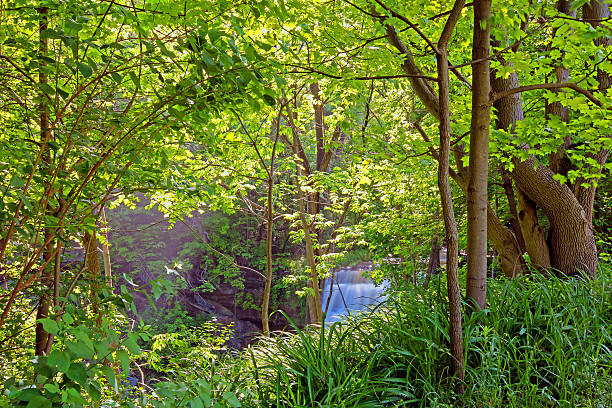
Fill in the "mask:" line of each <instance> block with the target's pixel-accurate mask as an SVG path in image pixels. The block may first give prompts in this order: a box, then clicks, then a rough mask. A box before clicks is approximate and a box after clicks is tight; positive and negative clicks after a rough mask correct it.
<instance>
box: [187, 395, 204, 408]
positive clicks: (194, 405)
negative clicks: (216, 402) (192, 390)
mask: <svg viewBox="0 0 612 408" xmlns="http://www.w3.org/2000/svg"><path fill="white" fill-rule="evenodd" d="M189 403H190V404H191V408H204V403H203V402H202V400H201V399H200V398H199V397H195V398H194V399H192V400H191V401H190V402H189Z"/></svg>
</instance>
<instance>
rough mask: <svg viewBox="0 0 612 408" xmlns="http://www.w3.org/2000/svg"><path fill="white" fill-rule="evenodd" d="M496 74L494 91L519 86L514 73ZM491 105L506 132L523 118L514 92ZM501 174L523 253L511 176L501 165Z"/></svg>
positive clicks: (523, 240) (522, 239)
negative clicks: (502, 75) (507, 74)
mask: <svg viewBox="0 0 612 408" xmlns="http://www.w3.org/2000/svg"><path fill="white" fill-rule="evenodd" d="M496 74H497V72H495V71H494V72H493V75H492V77H491V86H492V89H493V91H494V92H501V91H505V90H508V89H512V88H516V87H517V86H519V81H518V76H517V75H516V74H515V73H512V74H510V75H509V76H508V77H507V78H503V77H500V76H497V75H496ZM493 107H494V108H495V111H496V112H497V121H496V123H495V126H496V128H497V129H503V130H505V131H507V132H514V128H515V124H516V122H517V121H519V120H522V119H523V104H522V101H521V95H520V94H514V95H510V96H509V97H507V98H501V99H499V100H498V101H496V102H495V103H494V104H493ZM501 174H502V182H503V187H504V192H505V194H506V197H507V199H508V208H509V209H510V214H511V216H512V219H511V220H510V222H511V225H512V230H513V232H514V235H515V236H516V241H517V244H518V246H519V250H520V252H521V253H523V252H525V250H526V246H525V238H524V237H523V233H522V231H521V227H520V224H519V220H518V212H517V210H516V198H515V195H514V188H513V186H512V176H511V175H510V173H509V172H508V171H507V170H505V169H504V168H503V166H502V169H501ZM496 250H497V252H498V253H500V254H502V252H501V251H499V249H498V248H496ZM506 276H507V273H506Z"/></svg>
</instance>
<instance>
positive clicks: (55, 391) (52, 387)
mask: <svg viewBox="0 0 612 408" xmlns="http://www.w3.org/2000/svg"><path fill="white" fill-rule="evenodd" d="M45 390H47V391H49V392H50V393H51V394H58V393H59V392H60V389H59V387H58V386H57V385H56V384H55V383H54V384H45Z"/></svg>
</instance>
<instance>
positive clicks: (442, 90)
mask: <svg viewBox="0 0 612 408" xmlns="http://www.w3.org/2000/svg"><path fill="white" fill-rule="evenodd" d="M464 4H465V1H456V2H455V4H454V6H453V10H452V12H451V15H450V17H449V18H448V20H447V22H446V24H445V25H444V29H443V30H442V35H441V36H440V41H439V42H438V53H437V55H436V62H437V70H438V88H439V92H438V93H439V100H438V103H439V108H440V109H439V115H440V159H439V161H438V189H439V190H440V201H441V204H442V216H443V218H444V229H445V231H446V245H447V252H446V287H447V291H448V310H449V336H450V348H451V355H452V357H453V359H452V362H451V369H452V374H453V375H454V376H455V377H456V378H457V380H458V382H457V387H456V389H457V392H458V393H459V394H462V393H463V391H464V385H463V380H464V378H465V373H464V368H463V334H462V333H463V330H462V312H461V292H460V289H459V259H458V257H459V236H458V235H459V234H458V232H457V221H456V220H455V212H454V209H453V198H452V195H451V189H450V179H449V166H450V137H451V129H450V115H451V113H450V85H449V81H450V79H449V68H448V52H447V48H446V47H447V45H448V41H449V40H450V36H451V33H452V32H453V30H454V27H455V24H456V22H457V19H458V18H459V15H460V11H461V9H462V8H463V6H464ZM485 217H486V214H485ZM485 242H486V230H485ZM485 274H486V258H485ZM485 276H486V275H485Z"/></svg>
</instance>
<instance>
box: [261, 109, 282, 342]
mask: <svg viewBox="0 0 612 408" xmlns="http://www.w3.org/2000/svg"><path fill="white" fill-rule="evenodd" d="M279 115H280V114H279ZM279 125H280V117H278V118H275V119H274V120H273V121H272V129H271V134H272V137H273V138H274V145H273V147H272V154H271V155H270V168H269V170H268V195H267V205H266V207H267V208H266V210H267V211H266V283H265V287H264V293H263V301H262V306H261V325H262V328H263V333H264V336H270V316H269V315H268V313H269V308H270V293H271V291H272V240H273V227H274V207H273V206H274V201H273V195H272V194H273V189H274V159H275V156H276V145H277V143H278V134H279ZM262 165H264V166H265V163H263V161H262Z"/></svg>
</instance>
